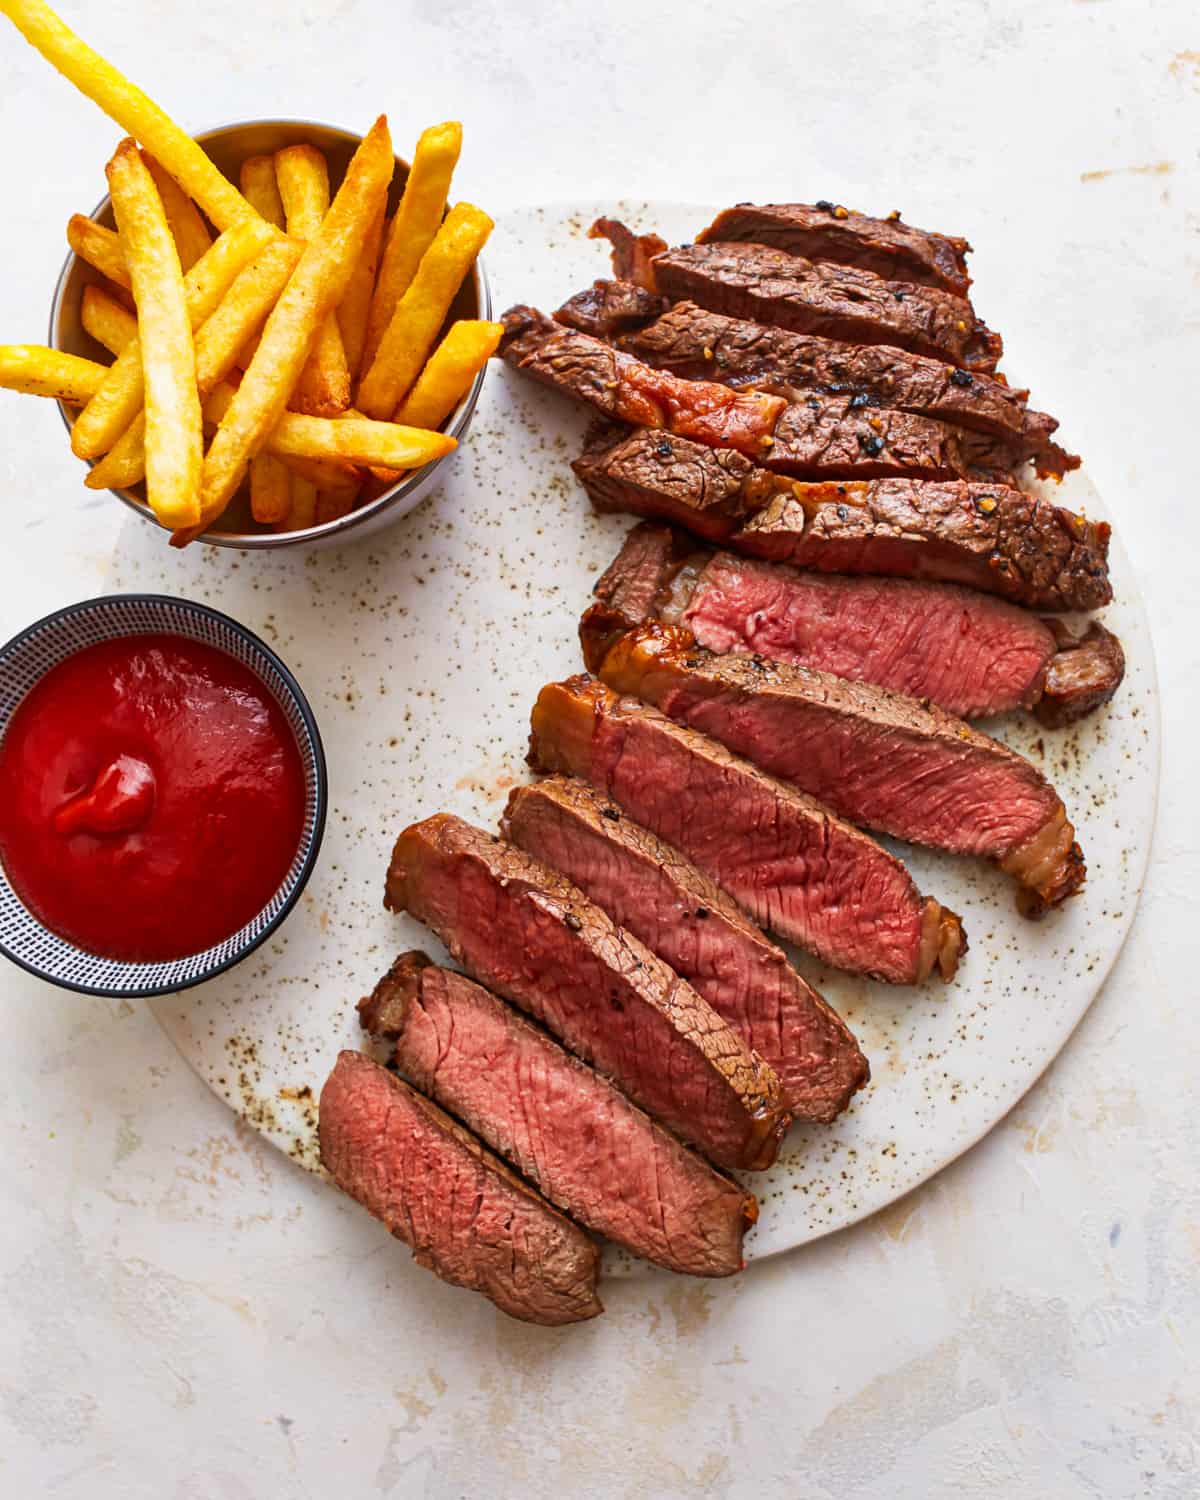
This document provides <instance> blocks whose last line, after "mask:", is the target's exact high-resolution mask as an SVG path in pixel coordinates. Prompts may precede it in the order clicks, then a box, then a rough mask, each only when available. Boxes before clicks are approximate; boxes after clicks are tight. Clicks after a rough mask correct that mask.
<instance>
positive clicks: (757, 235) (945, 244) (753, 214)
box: [696, 202, 971, 297]
mask: <svg viewBox="0 0 1200 1500" xmlns="http://www.w3.org/2000/svg"><path fill="white" fill-rule="evenodd" d="M696 238H697V239H698V240H700V241H701V242H702V243H703V242H705V241H707V240H717V241H721V242H725V243H730V242H733V241H738V242H746V243H750V244H754V245H770V246H771V247H772V248H773V249H775V250H784V251H786V252H787V254H788V255H803V256H805V257H807V259H809V260H831V261H836V262H837V264H838V265H842V266H858V267H860V268H861V269H862V270H864V271H874V272H875V274H876V275H877V276H886V277H888V278H890V279H891V280H892V281H916V282H919V283H920V284H921V285H922V286H936V287H941V289H942V290H943V291H945V292H953V293H955V295H956V296H959V297H965V296H966V295H967V288H968V287H969V286H970V285H971V278H970V276H969V275H968V274H967V261H966V257H967V252H968V251H969V250H970V248H971V247H970V245H969V244H968V243H967V242H966V240H964V239H960V238H959V237H958V236H957V235H953V234H934V233H932V232H931V231H929V230H927V229H916V228H914V227H913V226H912V225H911V224H905V223H904V222H903V220H902V219H901V218H900V215H899V214H898V213H896V214H892V215H891V216H890V217H889V218H886V219H873V218H871V217H870V215H868V214H860V213H855V212H854V210H853V209H845V208H842V207H841V206H839V205H835V204H833V203H827V202H820V203H738V204H736V205H735V206H734V207H733V208H727V209H725V210H724V212H722V213H719V214H718V215H717V217H716V218H715V219H714V220H713V221H712V223H711V224H710V225H709V226H708V228H707V229H703V230H701V231H700V233H699V234H698V235H697V236H696Z"/></svg>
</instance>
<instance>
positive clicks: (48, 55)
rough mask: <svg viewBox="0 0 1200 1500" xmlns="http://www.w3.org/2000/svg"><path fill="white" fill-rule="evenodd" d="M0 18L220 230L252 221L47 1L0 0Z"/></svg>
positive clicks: (176, 132)
mask: <svg viewBox="0 0 1200 1500" xmlns="http://www.w3.org/2000/svg"><path fill="white" fill-rule="evenodd" d="M0 14H3V15H6V16H7V17H8V19H9V20H10V21H11V22H12V23H13V25H14V26H15V27H16V28H17V30H18V31H20V32H21V34H22V35H23V36H24V37H25V39H26V41H28V42H30V43H31V44H32V45H33V46H34V47H36V48H37V50H38V51H39V52H40V53H41V54H42V56H43V57H44V58H45V59H46V61H47V62H48V63H50V64H51V66H52V67H55V68H57V69H58V71H59V72H60V73H61V74H62V75H63V76H64V77H65V78H67V79H68V80H69V81H70V82H71V83H73V84H74V85H75V87H76V88H77V89H79V90H80V92H81V93H83V94H86V95H87V97H88V98H89V99H91V100H92V102H93V103H95V104H98V105H99V106H100V108H101V109H102V110H103V111H104V112H105V114H107V115H109V116H111V118H112V119H114V120H116V122H117V124H118V125H120V126H121V128H122V129H123V130H125V131H127V132H128V134H129V135H131V136H133V137H134V139H135V140H138V141H140V142H141V143H142V145H143V146H145V148H146V150H147V151H149V152H150V154H151V155H152V156H153V157H154V158H155V159H156V160H157V161H159V162H161V163H162V165H163V167H165V168H166V170H167V171H168V172H169V173H170V174H171V176H172V177H173V178H174V179H175V181H176V182H177V183H178V184H179V185H180V187H181V188H182V189H183V190H184V192H185V193H187V195H188V196H189V197H190V198H194V199H195V201H196V202H197V203H198V204H199V205H200V207H201V208H202V209H203V210H204V212H205V213H206V214H207V215H208V217H209V218H210V219H211V220H212V222H213V223H214V224H215V225H216V226H217V228H218V229H228V228H230V227H231V226H232V225H233V224H235V223H236V222H237V221H238V220H239V219H241V218H245V217H246V216H250V217H255V214H254V210H253V209H252V208H251V207H250V205H249V204H248V203H247V202H246V200H245V198H243V197H242V195H241V193H239V192H238V190H237V188H235V187H234V186H233V184H232V183H231V182H229V181H227V179H226V178H224V177H222V175H221V173H220V172H219V171H218V170H217V168H216V167H215V166H214V165H213V164H212V162H211V161H210V160H209V159H208V157H207V156H206V155H205V154H204V150H203V148H202V147H201V146H199V145H197V144H196V142H195V141H194V140H192V138H191V136H189V135H187V134H186V133H185V132H184V131H183V130H181V129H180V127H179V126H178V125H176V123H175V122H174V120H172V119H171V117H170V116H169V115H168V114H166V113H165V112H164V111H163V110H161V109H160V108H159V107H158V105H157V104H155V103H154V102H153V100H151V99H150V98H149V97H148V96H147V95H146V94H144V93H143V92H142V90H141V89H140V88H138V87H137V85H136V84H134V83H131V82H130V81H129V79H128V78H126V77H125V76H124V75H123V74H122V73H120V72H119V71H118V70H117V69H116V68H114V67H113V66H112V64H111V63H109V62H106V61H105V60H104V58H102V57H101V56H100V55H99V53H97V52H94V51H93V50H92V48H91V47H89V46H88V45H87V43H86V42H84V41H83V40H81V38H79V37H78V36H76V35H75V33H74V32H73V31H72V30H71V28H70V27H69V26H67V25H66V24H65V23H64V22H63V21H62V20H61V19H60V18H59V17H58V16H57V15H55V13H54V12H53V11H52V10H51V9H50V7H49V6H48V5H47V4H45V0H0Z"/></svg>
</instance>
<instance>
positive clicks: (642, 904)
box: [502, 776, 870, 1228]
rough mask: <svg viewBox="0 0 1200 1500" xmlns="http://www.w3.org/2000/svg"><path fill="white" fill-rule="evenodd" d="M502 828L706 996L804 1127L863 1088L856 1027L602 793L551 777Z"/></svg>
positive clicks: (691, 869) (829, 1115)
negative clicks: (760, 1061) (775, 1081)
mask: <svg viewBox="0 0 1200 1500" xmlns="http://www.w3.org/2000/svg"><path fill="white" fill-rule="evenodd" d="M502 826H503V830H504V834H505V837H506V838H509V839H511V840H512V842H513V843H514V844H517V845H519V846H520V847H521V848H522V849H524V850H526V851H527V852H528V853H530V854H532V855H534V856H535V857H536V858H537V859H540V860H542V861H543V862H544V863H546V864H548V865H553V867H554V868H555V869H556V870H561V871H562V873H563V874H564V875H566V876H567V878H568V879H569V880H571V881H573V882H574V883H575V884H576V885H577V886H579V888H580V889H581V890H583V891H585V892H586V893H587V894H588V895H589V896H590V897H591V898H592V900H593V901H595V902H596V904H597V905H598V906H602V907H603V908H604V909H605V911H606V912H608V914H609V915H610V916H611V917H612V918H613V920H614V921H615V922H618V923H620V925H621V926H622V927H626V928H628V929H629V931H630V932H632V933H634V934H635V936H637V937H639V938H641V940H642V941H643V942H644V943H645V944H646V946H647V947H648V948H650V949H652V950H653V951H654V952H655V953H657V954H658V956H659V957H660V958H662V959H664V960H665V961H666V962H667V963H669V964H670V965H671V967H672V968H673V969H674V970H675V972H676V973H677V974H680V975H682V976H683V978H684V979H686V980H687V981H688V983H689V984H691V985H692V987H693V988H694V989H695V990H696V992H697V993H698V994H700V995H703V996H704V998H705V999H706V1000H707V1001H708V1003H709V1004H710V1005H711V1006H712V1008H713V1009H714V1010H715V1011H716V1012H717V1014H718V1015H720V1016H722V1017H724V1019H725V1020H726V1021H728V1022H729V1024H730V1025H731V1026H732V1027H733V1028H734V1029H735V1030H736V1031H738V1032H740V1034H741V1035H742V1036H743V1037H745V1039H746V1041H747V1042H748V1043H749V1044H750V1046H751V1047H753V1048H754V1050H755V1051H756V1052H758V1053H759V1055H760V1056H761V1057H763V1058H764V1059H765V1060H766V1061H767V1062H768V1063H770V1065H771V1067H773V1068H774V1069H775V1071H776V1073H778V1074H779V1078H780V1081H781V1082H782V1084H783V1094H784V1100H785V1102H786V1104H787V1106H788V1108H789V1109H790V1111H791V1113H792V1114H793V1115H794V1116H795V1117H796V1118H797V1119H802V1120H823V1121H827V1120H832V1119H834V1118H835V1117H836V1116H837V1115H838V1114H840V1113H841V1111H842V1110H843V1109H845V1107H846V1105H847V1104H848V1103H849V1102H850V1098H851V1096H852V1095H853V1094H854V1093H855V1091H856V1090H858V1089H860V1088H861V1087H862V1086H863V1084H865V1083H866V1081H867V1079H868V1078H869V1076H870V1070H869V1068H868V1067H867V1060H866V1058H865V1057H864V1056H863V1055H862V1052H861V1051H860V1050H859V1046H858V1043H857V1042H856V1041H855V1040H854V1037H853V1036H852V1035H851V1033H850V1030H849V1028H848V1027H847V1026H846V1025H845V1023H844V1022H843V1021H842V1020H841V1018H840V1017H839V1016H838V1015H837V1014H836V1012H835V1011H833V1010H831V1009H830V1007H829V1006H828V1005H826V1003H825V1001H824V1000H822V999H821V997H820V996H819V995H818V994H817V993H816V991H815V990H813V989H811V988H810V987H809V986H808V985H807V984H805V982H804V980H803V979H801V977H800V976H799V974H797V973H796V971H795V970H794V969H793V968H792V966H791V964H789V963H788V961H787V958H786V956H785V955H784V954H783V953H782V952H781V950H780V949H778V948H777V947H776V946H775V944H774V943H772V942H769V941H768V940H767V938H766V937H765V936H764V935H763V933H762V932H761V931H760V930H759V929H758V928H757V927H756V926H755V925H754V923H753V922H751V921H750V920H749V918H748V917H747V916H746V915H745V914H744V913H743V911H742V910H741V908H740V907H739V906H738V905H737V903H736V902H734V901H732V900H730V898H729V897H728V896H727V895H726V894H725V892H724V891H722V890H721V888H720V887H719V886H718V885H717V884H716V883H715V882H714V881H712V880H710V879H709V878H708V876H707V875H705V874H703V873H702V872H701V871H700V870H698V869H697V868H696V866H695V865H694V864H692V862H691V860H689V859H687V858H686V857H685V856H684V855H682V854H680V853H679V851H678V850H677V849H672V848H671V847H670V845H669V844H664V843H663V841H662V840H661V839H659V838H657V837H656V836H655V835H654V834H653V833H651V832H650V831H649V830H648V829H646V828H642V827H641V826H640V825H639V824H637V823H635V822H634V821H633V819H632V818H629V817H626V816H625V815H623V814H622V813H621V812H620V811H619V810H618V808H617V807H616V806H615V805H614V804H613V802H611V801H610V800H609V798H607V797H606V796H604V795H603V793H601V792H598V791H597V790H596V789H595V788H594V787H591V786H589V785H588V784H587V783H586V782H583V781H577V780H574V779H569V778H567V777H562V776H551V777H549V778H547V779H546V780H545V781H541V782H538V783H536V784H535V785H534V786H523V787H518V788H517V789H516V790H515V791H514V792H513V793H512V795H511V796H510V797H509V799H508V809H507V811H506V812H505V815H504V822H503V825H502ZM527 1175H528V1174H527ZM535 1180H537V1179H535ZM539 1185H540V1186H541V1187H542V1190H543V1191H544V1192H546V1193H547V1196H548V1197H550V1198H554V1194H553V1193H552V1192H549V1191H548V1190H547V1188H546V1186H545V1184H544V1183H542V1182H539ZM555 1201H556V1202H557V1201H558V1200H557V1199H555ZM561 1206H562V1207H565V1208H569V1205H568V1204H562V1205H561ZM576 1217H577V1218H578V1217H580V1215H578V1214H576ZM585 1222H588V1221H586V1220H585ZM592 1227H593V1228H595V1227H597V1226H595V1225H593V1226H592Z"/></svg>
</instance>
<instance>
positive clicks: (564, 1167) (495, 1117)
mask: <svg viewBox="0 0 1200 1500" xmlns="http://www.w3.org/2000/svg"><path fill="white" fill-rule="evenodd" d="M358 1009H359V1016H360V1019H361V1020H362V1024H363V1026H364V1027H365V1028H366V1030H367V1031H369V1032H370V1033H371V1034H372V1035H374V1036H378V1037H382V1038H386V1039H387V1040H388V1041H390V1042H391V1043H393V1044H394V1054H393V1060H394V1062H395V1065H396V1066H397V1067H398V1068H399V1069H400V1071H401V1073H403V1074H404V1075H405V1077H406V1078H408V1079H410V1080H411V1081H412V1082H413V1083H414V1084H415V1085H416V1086H417V1088H419V1089H420V1090H421V1092H422V1093H424V1094H428V1095H429V1097H430V1098H431V1099H435V1100H436V1101H437V1102H438V1104H440V1105H441V1106H442V1107H443V1108H444V1109H447V1110H449V1111H450V1112H451V1113H452V1114H454V1115H455V1116H457V1117H458V1119H460V1120H462V1121H463V1122H464V1124H466V1125H467V1126H468V1127H469V1128H470V1129H471V1130H473V1131H474V1132H475V1134H476V1135H478V1136H480V1137H482V1139H483V1140H484V1141H485V1142H486V1144H487V1145H488V1146H490V1147H491V1148H492V1150H493V1151H496V1152H498V1153H499V1154H500V1155H501V1156H503V1157H505V1158H506V1159H507V1160H508V1161H509V1162H511V1163H512V1165H513V1166H514V1167H516V1169H517V1170H518V1171H519V1172H521V1173H522V1174H523V1175H524V1176H525V1177H526V1178H527V1179H528V1180H529V1181H530V1182H532V1183H533V1185H534V1186H535V1187H536V1188H537V1189H538V1190H539V1191H540V1192H541V1193H543V1194H544V1195H545V1197H547V1198H548V1199H549V1200H550V1202H551V1203H553V1204H555V1205H556V1206H557V1207H558V1208H561V1209H562V1210H563V1211H564V1212H565V1213H569V1214H570V1215H571V1216H572V1217H573V1218H574V1219H577V1220H578V1221H579V1222H580V1223H581V1224H583V1225H585V1226H586V1227H587V1228H588V1229H592V1230H595V1231H596V1232H597V1233H599V1234H604V1235H607V1236H608V1238H609V1239H611V1240H615V1241H616V1242H617V1243H618V1244H621V1245H624V1246H625V1248H626V1249H627V1250H631V1251H632V1252H633V1254H634V1255H640V1256H642V1257H643V1258H644V1259H646V1260H651V1261H654V1262H655V1264H656V1265H660V1266H665V1267H666V1268H667V1269H668V1270H669V1271H678V1272H680V1273H682V1274H683V1275H688V1276H731V1275H732V1274H733V1273H734V1272H735V1271H740V1270H741V1268H742V1264H743V1261H742V1236H743V1235H744V1233H745V1231H746V1229H747V1227H748V1226H749V1225H750V1224H753V1223H754V1221H755V1218H756V1217H757V1214H758V1206H757V1204H756V1203H755V1200H754V1198H753V1197H752V1196H751V1194H749V1193H747V1192H745V1191H744V1190H743V1189H742V1188H740V1187H738V1185H737V1184H736V1183H734V1182H732V1181H731V1180H730V1179H729V1178H728V1177H724V1176H722V1174H721V1173H720V1172H718V1171H717V1170H716V1169H715V1168H714V1167H710V1166H709V1164H708V1163H707V1162H706V1161H705V1160H704V1159H703V1158H702V1157H700V1156H697V1155H696V1154H695V1153H694V1152H691V1151H689V1150H688V1149H687V1147H686V1146H683V1145H681V1144H680V1142H679V1141H677V1140H676V1139H675V1137H674V1136H673V1135H671V1133H670V1132H669V1131H667V1130H664V1129H663V1128H662V1126H661V1125H656V1124H655V1123H654V1121H653V1120H651V1119H650V1117H649V1116H648V1115H646V1114H643V1113H642V1111H641V1110H640V1109H638V1107H637V1105H635V1104H631V1103H630V1102H629V1100H628V1099H626V1097H625V1095H624V1094H622V1093H621V1092H620V1090H619V1089H616V1088H614V1087H613V1085H612V1084H611V1083H609V1082H608V1081H607V1079H604V1078H601V1077H600V1075H599V1074H598V1073H594V1072H593V1071H592V1070H591V1068H589V1067H588V1066H587V1065H586V1064H585V1063H582V1062H580V1061H579V1059H578V1058H577V1057H572V1056H571V1054H570V1053H569V1052H564V1051H563V1049H562V1048H561V1047H560V1046H559V1045H558V1043H557V1042H556V1041H555V1040H554V1039H553V1037H551V1036H549V1035H548V1034H547V1033H546V1032H544V1031H542V1030H541V1028H540V1027H537V1026H534V1025H532V1024H531V1023H530V1022H529V1021H526V1020H525V1019H524V1018H523V1017H521V1016H519V1015H518V1014H517V1012H516V1011H514V1010H513V1009H512V1008H511V1007H510V1006H508V1005H505V1003H504V1001H503V1000H498V999H496V997H495V996H494V995H491V994H489V993H488V991H487V990H485V989H481V988H480V986H479V985H477V984H474V983H472V981H471V980H469V979H467V978H466V976H465V975H463V974H455V973H454V972H453V971H451V970H449V969H440V968H437V967H436V966H435V965H434V964H432V963H431V962H430V961H429V959H428V958H426V957H425V955H424V954H423V953H405V954H403V955H402V956H401V957H400V958H398V959H397V960H396V962H395V963H394V964H393V965H392V967H391V969H390V970H389V971H388V973H387V974H386V975H385V976H384V977H383V978H382V979H381V980H380V981H379V983H378V984H377V985H376V986H375V989H374V991H373V993H372V994H371V995H369V996H368V997H367V998H366V999H364V1000H361V1001H360V1002H359V1007H358Z"/></svg>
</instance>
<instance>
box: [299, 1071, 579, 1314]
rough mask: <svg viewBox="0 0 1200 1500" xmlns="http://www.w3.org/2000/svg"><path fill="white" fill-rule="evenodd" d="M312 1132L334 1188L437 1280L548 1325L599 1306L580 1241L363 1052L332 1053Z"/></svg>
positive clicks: (487, 1155) (434, 1107) (464, 1133)
mask: <svg viewBox="0 0 1200 1500" xmlns="http://www.w3.org/2000/svg"><path fill="white" fill-rule="evenodd" d="M319 1135H320V1143H321V1161H322V1163H323V1164H324V1165H325V1167H326V1168H327V1170H328V1171H329V1173H330V1175H331V1176H332V1177H333V1180H334V1181H335V1182H336V1183H337V1185H338V1187H340V1188H341V1189H342V1191H343V1192H345V1193H349V1195H350V1196H351V1197H352V1198H356V1199H357V1200H358V1202H359V1203H361V1204H362V1206H363V1207H364V1208H365V1209H368V1210H369V1211H370V1212H371V1213H372V1214H374V1215H375V1217H376V1218H377V1219H380V1220H382V1222H383V1223H384V1224H385V1225H386V1226H387V1227H388V1229H390V1230H391V1232H392V1233H393V1234H394V1235H395V1236H396V1238H397V1239H400V1240H403V1241H404V1243H405V1244H406V1245H408V1246H409V1247H410V1248H411V1250H412V1253H413V1259H414V1260H415V1261H416V1262H417V1264H418V1265H422V1266H426V1267H427V1268H428V1269H429V1270H431V1271H434V1272H436V1274H437V1275H438V1276H440V1277H441V1278H442V1280H443V1281H448V1282H450V1283H451V1285H453V1286H462V1287H467V1288H468V1289H469V1290H471V1291H474V1292H482V1293H483V1295H484V1296H485V1297H489V1298H491V1300H492V1301H493V1302H494V1303H495V1304H496V1306H497V1307H498V1308H500V1310H501V1311H502V1312H506V1313H508V1314H509V1316H510V1317H513V1318H520V1319H522V1321H524V1322H526V1323H544V1324H546V1325H547V1326H551V1327H553V1326H555V1325H557V1324H560V1323H578V1322H581V1321H582V1320H583V1319H584V1318H594V1317H596V1315H597V1314H598V1313H601V1312H603V1311H604V1309H603V1307H602V1306H601V1305H600V1301H599V1299H598V1298H597V1296H596V1277H597V1275H598V1273H599V1257H598V1255H597V1253H596V1247H595V1245H593V1244H592V1242H591V1240H589V1239H588V1237H587V1235H585V1234H584V1233H583V1231H582V1230H581V1229H579V1228H577V1227H576V1226H575V1225H574V1224H572V1223H571V1221H570V1220H569V1219H567V1218H564V1216H563V1215H562V1214H560V1213H559V1212H558V1210H557V1209H554V1208H551V1206H550V1205H549V1204H548V1203H547V1202H545V1201H544V1199H542V1198H540V1197H539V1196H538V1194H537V1193H535V1192H534V1191H533V1189H532V1188H531V1187H529V1186H527V1185H526V1184H525V1183H524V1182H522V1181H521V1179H520V1178H519V1177H517V1176H516V1174H515V1173H513V1172H510V1171H509V1169H508V1168H507V1167H506V1166H505V1165H504V1163H503V1162H502V1161H500V1160H499V1159H498V1158H497V1157H495V1156H493V1155H492V1153H491V1152H490V1151H488V1150H486V1149H485V1148H484V1147H483V1146H482V1145H481V1144H480V1143H479V1142H478V1141H477V1140H476V1139H475V1137H474V1136H473V1135H471V1134H470V1133H469V1132H468V1131H466V1130H464V1129H463V1128H462V1126H461V1125H459V1124H457V1123H456V1122H455V1121H454V1120H452V1119H451V1118H450V1116H449V1115H447V1114H446V1113H445V1112H444V1111H442V1110H440V1109H439V1108H438V1107H437V1105H436V1104H432V1103H431V1102H430V1101H429V1100H428V1099H426V1098H424V1097H423V1096H422V1095H420V1094H418V1093H417V1091H416V1090H415V1089H413V1088H410V1087H409V1086H408V1084H406V1083H402V1082H401V1080H400V1079H399V1078H396V1077H395V1076H394V1075H393V1074H391V1073H389V1072H388V1071H387V1070H386V1069H385V1068H381V1067H380V1066H379V1064H378V1063H376V1062H372V1060H371V1059H370V1058H369V1057H364V1056H362V1055H361V1053H358V1052H343V1053H341V1054H340V1056H339V1057H338V1060H337V1065H336V1066H335V1068H334V1070H333V1072H332V1073H331V1074H330V1075H329V1077H328V1079H327V1080H326V1082H325V1087H324V1088H323V1089H322V1090H321V1104H320V1126H319Z"/></svg>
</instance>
